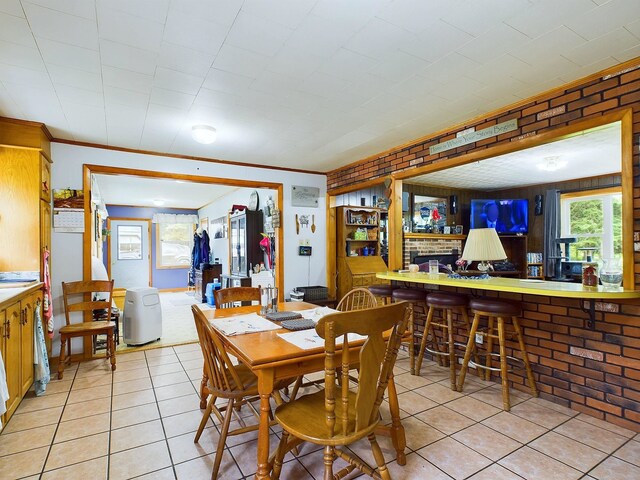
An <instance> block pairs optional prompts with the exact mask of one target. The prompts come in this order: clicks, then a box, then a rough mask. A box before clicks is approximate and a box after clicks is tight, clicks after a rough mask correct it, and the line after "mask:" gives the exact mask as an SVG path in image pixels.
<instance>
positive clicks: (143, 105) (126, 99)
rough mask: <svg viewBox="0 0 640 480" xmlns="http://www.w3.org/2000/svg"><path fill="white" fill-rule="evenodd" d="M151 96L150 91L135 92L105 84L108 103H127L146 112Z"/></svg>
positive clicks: (105, 96) (105, 97)
mask: <svg viewBox="0 0 640 480" xmlns="http://www.w3.org/2000/svg"><path fill="white" fill-rule="evenodd" d="M149 98H150V95H149V94H148V93H141V92H135V91H133V90H127V89H124V88H118V87H113V86H111V85H105V86H104V100H105V102H106V104H107V105H127V106H129V107H135V108H138V109H140V110H141V111H143V112H146V111H147V106H148V105H149Z"/></svg>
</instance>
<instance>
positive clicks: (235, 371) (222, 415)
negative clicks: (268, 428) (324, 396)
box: [191, 306, 293, 479]
mask: <svg viewBox="0 0 640 480" xmlns="http://www.w3.org/2000/svg"><path fill="white" fill-rule="evenodd" d="M194 307H195V306H192V307H191V311H192V312H193V317H194V321H195V324H196V330H197V331H198V339H199V340H200V348H201V349H202V354H203V356H204V371H205V375H206V376H207V379H208V380H207V391H208V393H209V394H210V395H209V399H208V401H207V407H206V409H205V412H204V414H203V415H202V420H201V421H200V426H199V427H198V431H197V432H196V436H195V438H194V440H193V442H194V443H198V441H199V440H200V436H201V435H202V431H203V430H204V427H205V425H206V424H207V421H208V420H209V417H210V416H211V414H212V413H213V414H214V415H215V416H216V417H218V419H219V420H220V423H221V425H222V426H221V427H220V438H219V439H218V448H217V450H216V456H215V460H214V463H213V471H212V472H211V478H212V479H216V478H217V477H218V471H219V469H220V461H221V460H222V453H223V451H224V446H225V443H226V440H227V436H229V435H241V434H243V433H246V432H250V431H253V430H257V429H258V427H259V422H257V423H255V424H253V425H247V424H246V423H245V421H244V419H243V418H242V417H241V416H240V415H239V414H238V411H239V410H240V407H242V406H243V405H247V406H248V407H249V408H250V409H251V411H252V413H253V414H254V415H255V416H256V417H257V418H258V419H259V418H260V413H259V412H258V411H257V410H256V408H255V407H254V406H253V404H252V402H253V401H257V400H259V399H260V397H259V395H258V377H256V376H255V375H254V373H253V372H252V371H251V370H250V369H249V368H248V367H247V366H246V365H244V364H242V363H240V364H238V365H234V364H233V362H232V361H231V360H230V359H229V356H228V355H227V352H226V350H225V348H224V345H223V344H222V341H221V340H220V337H219V336H218V334H217V333H216V332H215V331H214V330H213V327H212V326H211V325H210V324H209V321H208V320H207V319H206V317H205V316H204V315H203V314H202V312H200V311H199V310H197V309H196V308H194ZM292 381H293V379H285V380H280V381H277V382H276V383H275V385H274V391H277V390H279V389H282V388H285V387H286V386H288V385H289V384H291V382H292ZM274 398H275V399H276V403H277V404H281V403H282V401H281V400H278V398H276V397H274ZM218 399H225V400H227V404H226V405H225V406H222V407H218V406H216V402H217V400H218ZM234 415H235V416H236V419H237V420H238V422H239V423H240V428H237V429H234V430H231V431H230V430H229V425H230V424H231V418H232V417H233V416H234ZM272 424H273V425H275V420H273V421H272Z"/></svg>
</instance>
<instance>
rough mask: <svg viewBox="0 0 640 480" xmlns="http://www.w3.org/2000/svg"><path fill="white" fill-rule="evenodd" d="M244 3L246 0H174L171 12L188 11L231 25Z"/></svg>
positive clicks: (189, 13)
mask: <svg viewBox="0 0 640 480" xmlns="http://www.w3.org/2000/svg"><path fill="white" fill-rule="evenodd" d="M243 3H244V0H174V1H172V2H171V5H170V7H169V14H170V15H173V13H174V12H179V13H186V14H188V15H193V16H195V17H197V18H202V19H204V20H210V21H212V22H216V23H219V24H220V25H226V26H231V24H232V23H233V22H234V20H235V19H236V17H237V16H238V12H239V11H240V7H241V6H242V4H243Z"/></svg>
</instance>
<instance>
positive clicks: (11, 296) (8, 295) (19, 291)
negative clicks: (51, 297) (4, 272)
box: [0, 282, 43, 309]
mask: <svg viewBox="0 0 640 480" xmlns="http://www.w3.org/2000/svg"><path fill="white" fill-rule="evenodd" d="M42 285H43V283H42V282H37V283H35V284H32V285H29V286H28V287H16V288H2V289H0V309H3V308H5V307H7V306H9V305H11V304H12V303H13V302H14V301H15V300H17V299H18V298H19V297H21V296H23V295H26V294H29V293H31V292H35V291H36V290H39V289H41V288H42Z"/></svg>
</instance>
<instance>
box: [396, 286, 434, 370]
mask: <svg viewBox="0 0 640 480" xmlns="http://www.w3.org/2000/svg"><path fill="white" fill-rule="evenodd" d="M391 298H392V299H393V301H394V302H396V301H402V300H404V301H407V302H410V303H411V304H413V309H412V310H411V319H410V320H409V326H408V328H407V332H408V336H409V365H410V368H411V375H415V374H416V373H415V371H416V370H415V357H414V355H415V345H414V342H415V338H414V332H415V315H416V309H415V307H416V305H417V304H420V305H422V306H423V308H424V311H425V312H426V311H427V292H426V291H425V290H422V289H421V288H396V289H395V290H394V291H393V293H392V294H391Z"/></svg>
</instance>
